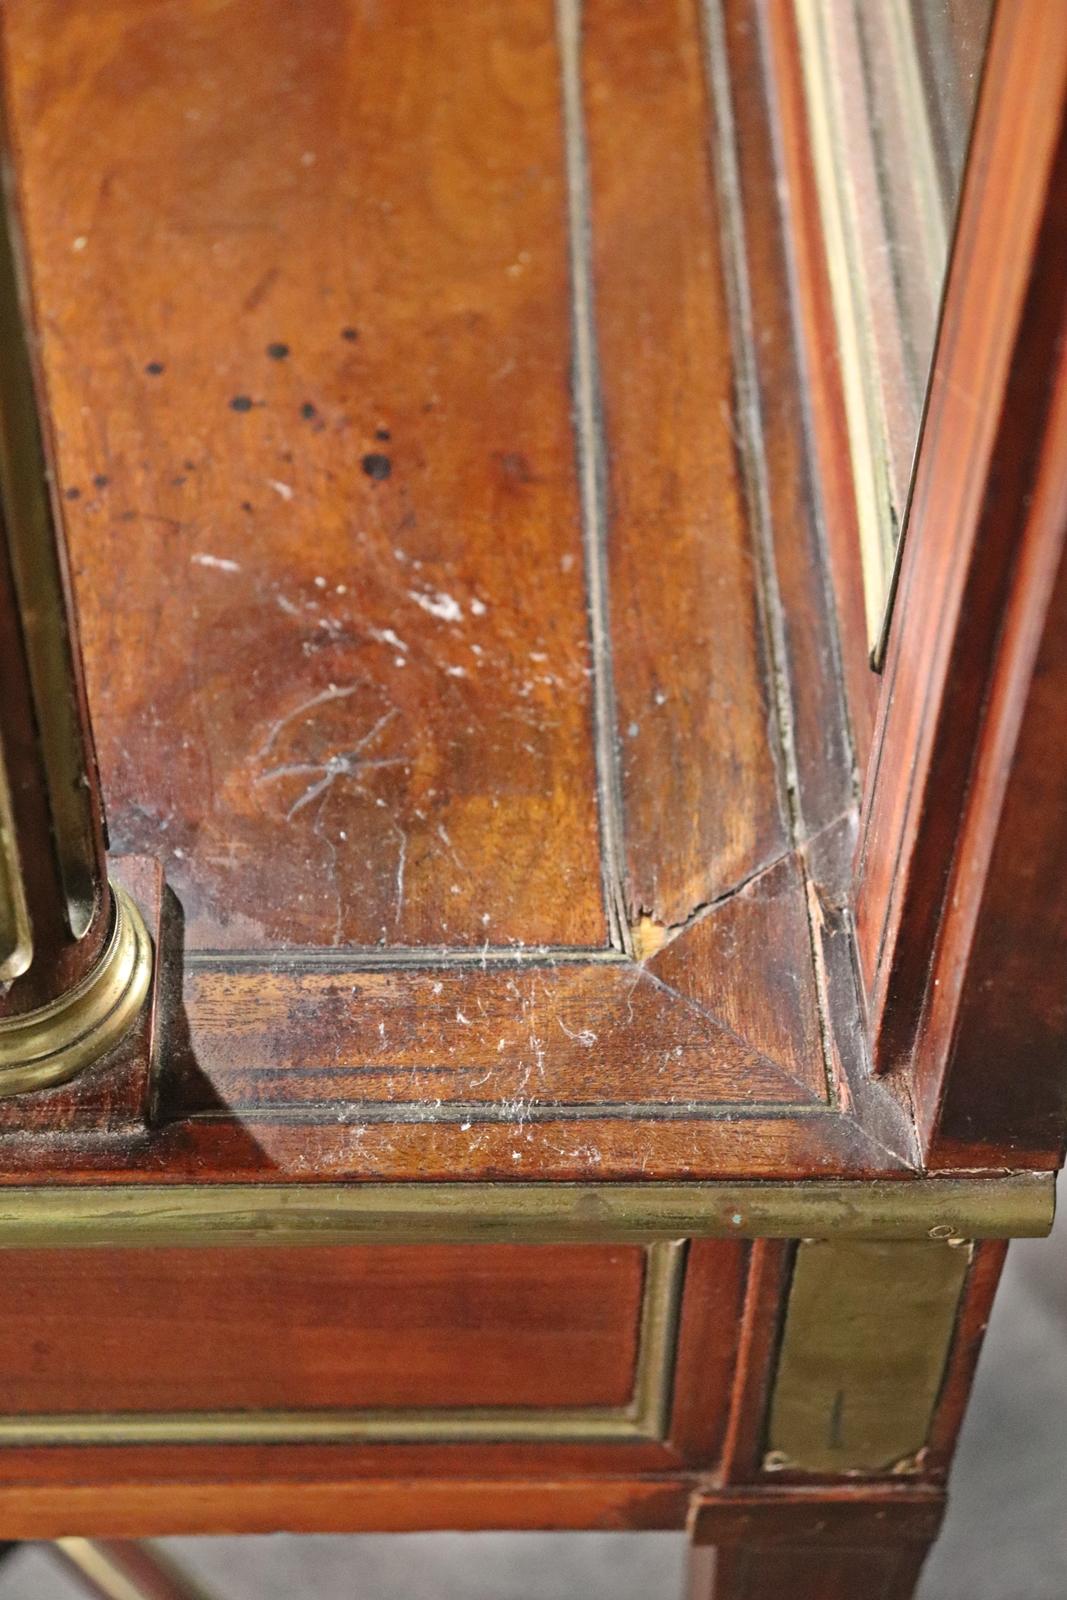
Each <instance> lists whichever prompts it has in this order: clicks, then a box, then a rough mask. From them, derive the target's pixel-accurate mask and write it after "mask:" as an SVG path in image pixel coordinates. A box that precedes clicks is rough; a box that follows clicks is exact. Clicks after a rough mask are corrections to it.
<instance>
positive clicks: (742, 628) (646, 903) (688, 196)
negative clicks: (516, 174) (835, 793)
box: [584, 0, 786, 925]
mask: <svg viewBox="0 0 1067 1600" xmlns="http://www.w3.org/2000/svg"><path fill="white" fill-rule="evenodd" d="M585 41H586V47H585V57H584V86H585V95H586V100H585V107H586V117H587V124H588V158H589V171H590V183H591V228H592V235H591V236H592V241H593V263H594V278H595V295H596V307H597V318H598V332H599V351H600V363H601V373H602V397H601V398H602V406H603V419H604V430H605V454H606V470H607V487H606V495H607V506H608V508H609V513H610V525H609V530H608V541H607V559H608V571H609V579H610V591H611V607H612V610H611V620H612V636H613V639H612V644H613V652H614V661H615V673H616V683H617V696H618V721H619V739H620V748H621V752H622V756H621V760H622V777H621V783H622V801H623V809H624V814H625V819H626V868H627V904H628V910H629V914H630V918H631V920H632V921H637V920H638V919H639V918H640V917H641V916H642V915H647V916H649V917H651V918H653V919H654V920H655V921H656V922H658V923H662V924H667V925H671V924H676V923H679V922H683V921H684V920H685V919H686V918H687V917H688V916H689V915H690V914H691V913H692V912H693V910H694V909H695V908H697V907H699V906H701V905H703V904H705V903H706V902H707V901H709V900H711V899H713V898H714V897H715V896H716V895H719V894H721V893H723V891H724V890H727V889H729V888H730V887H732V886H733V885H735V884H736V883H737V882H738V881H739V880H740V879H742V878H744V877H745V876H746V875H747V874H749V873H751V872H752V871H753V870H754V869H756V868H757V867H759V866H761V865H763V864H765V863H766V862H767V861H769V860H770V859H771V858H772V857H773V856H774V855H776V854H778V853H779V852H780V851H781V850H782V848H783V847H784V844H785V842H786V832H785V827H784V823H783V819H782V815H781V810H780V805H779V796H778V789H777V774H776V762H777V760H778V754H777V750H776V733H775V729H774V718H773V706H772V704H771V701H770V696H769V693H768V688H767V678H766V670H765V669H766V647H765V644H764V641H763V638H762V630H761V618H760V597H759V593H758V587H757V571H758V559H757V555H756V551H755V550H754V548H753V543H752V534H751V530H750V525H749V518H748V514H747V506H746V501H745V494H744V486H743V483H742V479H741V472H740V464H739V459H738V451H737V446H736V442H735V421H734V419H735V404H736V397H735V375H734V367H733V355H732V351H731V326H730V315H729V306H728V303H727V296H726V289H725V284H724V280H723V265H722V261H721V259H720V256H719V252H718V250H717V248H716V244H717V237H718V235H719V232H720V230H721V227H722V216H721V212H720V206H719V202H718V199H717V195H716V188H715V183H714V180H713V176H712V173H711V171H710V169H709V161H710V158H709V137H710V125H709V105H708V98H707V90H706V86H705V79H704V63H703V47H702V40H701V31H700V27H699V21H698V11H697V6H696V3H695V0H693V3H686V4H682V5H676V6H658V5H657V6H640V5H622V6H620V5H618V4H617V3H614V0H589V3H588V4H587V5H586V7H585Z"/></svg>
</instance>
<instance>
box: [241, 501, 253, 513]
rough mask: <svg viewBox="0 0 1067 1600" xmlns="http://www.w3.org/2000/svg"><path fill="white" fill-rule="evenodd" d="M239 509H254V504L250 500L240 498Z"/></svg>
mask: <svg viewBox="0 0 1067 1600" xmlns="http://www.w3.org/2000/svg"><path fill="white" fill-rule="evenodd" d="M241 510H242V511H254V510H255V506H254V505H253V504H252V502H251V500H242V501H241Z"/></svg>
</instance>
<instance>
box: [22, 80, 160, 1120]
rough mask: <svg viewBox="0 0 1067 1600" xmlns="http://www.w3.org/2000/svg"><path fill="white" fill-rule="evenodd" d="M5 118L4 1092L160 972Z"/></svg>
mask: <svg viewBox="0 0 1067 1600" xmlns="http://www.w3.org/2000/svg"><path fill="white" fill-rule="evenodd" d="M2 110H3V108H2V104H0V140H2V146H0V159H2V163H3V196H2V204H0V1097H2V1096H6V1095H11V1094H17V1093H21V1092H24V1091H25V1090H28V1089H35V1088H42V1087H45V1086H48V1085H50V1084H54V1083H61V1082H63V1081H65V1080H66V1079H68V1078H70V1077H73V1076H74V1074H75V1073H76V1072H78V1071H79V1070H80V1069H81V1068H82V1067H84V1066H86V1065H87V1064H88V1063H89V1062H90V1061H92V1060H95V1059H97V1058H98V1057H99V1056H100V1055H102V1054H104V1053H106V1051H107V1050H108V1049H110V1048H111V1046H112V1045H113V1044H114V1043H116V1042H117V1040H118V1039H119V1038H120V1037H121V1035H122V1034H123V1033H124V1032H125V1030H126V1028H127V1027H128V1026H129V1024H130V1023H131V1022H132V1021H133V1019H134V1017H135V1016H136V1014H137V1012H138V1010H139V1009H140V1006H141V1004H142V1002H143V1000H144V998H145V995H146V993H147V989H148V979H149V975H150V970H151V949H150V942H149V939H148V935H147V933H146V932H145V930H144V926H143V924H142V922H141V919H140V917H139V915H138V913H137V911H136V909H135V908H134V907H133V905H132V902H130V901H129V900H128V899H127V898H126V897H125V896H124V895H123V894H122V893H121V892H118V891H113V890H112V889H111V887H110V886H109V883H108V879H107V869H106V862H105V855H104V844H105V838H104V816H103V805H102V800H101V794H100V783H99V778H98V775H97V770H96V761H95V756H94V753H93V746H92V736H91V732H90V727H89V714H88V705H87V702H86V695H85V683H84V677H83V672H82V665H81V658H80V654H79V649H78V641H77V633H76V626H75V618H74V608H73V604H72V599H71V591H70V581H69V575H68V571H67V561H66V552H65V549H64V545H63V538H62V532H61V528H60V522H59V517H58V515H57V511H56V507H55V504H54V493H55V488H54V476H53V473H52V470H51V461H50V452H49V444H48V438H47V433H46V427H45V423H44V421H43V416H44V408H43V407H42V406H41V405H39V403H38V380H37V375H36V372H35V362H34V352H33V345H32V334H31V328H32V321H31V317H30V314H29V301H28V288H27V282H26V277H25V274H24V272H23V270H22V263H21V251H20V244H19V230H18V211H17V196H16V185H15V178H14V171H13V165H12V162H11V160H10V158H9V146H8V143H7V139H6V135H5V129H4V118H3V114H2Z"/></svg>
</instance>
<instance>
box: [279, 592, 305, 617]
mask: <svg viewBox="0 0 1067 1600" xmlns="http://www.w3.org/2000/svg"><path fill="white" fill-rule="evenodd" d="M274 602H275V604H276V605H277V607H278V610H279V611H284V612H285V614H286V616H287V617H298V616H299V615H300V607H299V606H294V604H293V602H292V601H291V600H287V599H286V598H285V596H284V595H283V594H276V595H275V596H274Z"/></svg>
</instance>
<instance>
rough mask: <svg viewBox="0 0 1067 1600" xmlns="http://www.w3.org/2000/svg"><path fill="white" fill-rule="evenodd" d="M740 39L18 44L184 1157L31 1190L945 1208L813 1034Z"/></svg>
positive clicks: (771, 385) (806, 848)
mask: <svg viewBox="0 0 1067 1600" xmlns="http://www.w3.org/2000/svg"><path fill="white" fill-rule="evenodd" d="M745 16H746V10H745V8H743V7H742V8H738V7H731V8H728V10H727V13H726V15H725V16H724V17H723V18H719V17H718V13H717V11H716V10H715V9H714V8H712V10H711V11H710V12H709V13H708V16H707V18H705V16H704V12H703V9H702V8H700V7H698V6H697V5H696V4H695V0H694V3H687V4H684V5H681V6H679V7H677V8H666V9H661V8H653V9H651V10H648V9H647V8H645V9H642V8H635V7H629V6H621V7H620V6H617V5H612V4H608V3H606V0H605V3H603V4H602V3H600V0H593V3H591V4H589V5H587V6H586V7H584V9H583V10H582V11H581V12H579V10H578V8H576V7H574V6H572V5H571V4H570V3H569V0H568V3H565V4H560V5H559V6H557V7H555V8H553V6H552V5H551V4H549V3H548V0H523V3H522V4H521V5H519V6H507V7H503V6H498V5H495V4H493V3H492V0H486V4H485V5H482V4H479V5H476V6H473V7H467V8H465V9H464V13H463V17H462V19H455V18H451V17H450V18H449V21H448V24H447V26H446V25H445V23H444V21H443V20H442V18H441V17H440V16H439V15H438V14H437V11H436V9H435V8H434V7H432V6H428V5H427V6H422V5H419V6H416V7H415V8H414V9H413V10H410V11H409V12H408V13H406V14H405V17H404V18H403V19H402V20H400V21H397V20H396V19H392V18H391V19H390V20H389V21H388V23H387V22H386V21H385V20H383V18H381V17H380V16H378V14H377V13H373V12H365V11H363V10H361V9H359V8H356V7H351V8H350V7H347V6H344V5H326V4H322V5H315V6H311V7H305V8H300V9H299V10H298V11H294V10H293V9H292V8H291V7H287V6H280V5H279V6H278V7H277V8H276V9H275V10H274V11H272V12H271V13H270V15H264V14H263V12H262V9H261V8H259V9H257V13H256V20H255V23H254V24H253V23H252V21H251V20H250V14H246V11H245V10H244V9H243V8H242V6H241V5H240V4H238V5H234V6H230V7H226V8H223V9H222V10H219V9H218V8H216V7H203V8H201V7H198V6H193V7H187V6H186V7H177V6H174V5H171V4H166V3H160V4H157V5H153V6H151V7H149V8H148V9H146V8H144V7H143V6H132V5H130V6H127V5H118V6H115V7H112V8H109V9H108V11H107V12H106V13H104V14H103V15H102V16H100V17H96V16H95V14H94V22H93V26H92V27H88V26H87V25H85V20H84V13H83V12H82V11H81V10H80V9H79V8H77V7H76V8H74V9H71V8H69V7H65V6H59V5H56V4H53V3H52V0H19V3H18V4H16V5H14V6H12V7H11V8H9V14H8V18H7V46H8V74H9V80H10V97H11V102H12V108H13V123H14V133H15V139H16V147H17V155H18V170H19V175H20V181H21V188H22V193H23V196H24V206H25V211H26V218H27V229H28V236H29V240H30V247H31V255H32V260H33V263H34V271H35V280H36V286H37V293H38V300H39V304H40V307H41V312H40V321H41V338H42V351H43V364H44V369H45V374H46V378H47V381H48V386H49V388H48V393H49V401H50V407H51V410H52V412H53V413H54V416H55V426H56V433H57V439H58V443H59V468H60V475H61V480H62V485H63V491H64V494H65V496H67V498H66V499H65V501H64V504H65V506H66V510H67V516H68V520H69V525H70V527H69V531H70V539H71V545H72V550H73V555H74V565H75V572H76V579H77V584H78V592H79V596H80V601H81V605H82V610H83V613H84V634H85V643H86V651H87V661H88V672H89V679H90V688H91V692H92V698H93V705H94V714H95V719H96V724H97V729H98V735H99V742H100V749H101V762H102V770H103V776H104V783H105V789H106V791H107V798H108V802H109V814H110V822H111V828H112V833H113V836H114V839H115V842H116V844H117V845H118V846H119V847H120V848H128V849H129V848H139V849H143V850H149V851H151V852H152V853H155V854H157V855H158V856H159V857H160V859H161V861H162V862H163V864H164V866H165V869H166V872H167V878H168V882H169V884H170V885H171V886H172V887H173V889H174V891H175V894H176V896H177V899H178V901H179V902H180V906H181V911H182V914H183V916H184V933H182V932H181V931H180V930H179V931H178V933H177V935H176V938H175V940H174V946H173V953H172V956H171V961H170V968H169V973H168V979H167V983H166V985H165V995H166V999H167V1002H168V1006H167V1011H166V1017H165V1026H164V1030H163V1039H164V1048H163V1053H162V1057H161V1062H162V1070H161V1074H160V1081H159V1091H158V1095H157V1098H156V1102H155V1107H156V1112H157V1124H158V1125H157V1128H156V1130H155V1132H154V1133H152V1134H150V1135H148V1136H147V1137H146V1138H145V1139H143V1140H141V1141H139V1142H129V1143H128V1144H127V1145H126V1146H125V1147H124V1148H117V1147H115V1146H112V1147H110V1148H109V1149H104V1148H101V1147H94V1146H93V1145H92V1144H89V1143H86V1142H85V1141H82V1142H80V1143H79V1144H78V1145H76V1146H72V1145H68V1146H66V1147H61V1146H53V1147H52V1148H51V1150H50V1151H49V1152H48V1154H47V1155H46V1156H43V1155H42V1153H41V1152H40V1151H38V1152H36V1153H35V1152H34V1151H32V1150H27V1149H25V1148H21V1149H12V1150H11V1151H10V1153H9V1155H8V1158H7V1160H6V1161H5V1163H4V1172H5V1176H8V1177H10V1178H13V1179H16V1180H21V1181H25V1177H26V1175H27V1174H28V1173H30V1172H33V1171H38V1172H47V1171H51V1172H53V1173H58V1172H60V1171H62V1172H63V1173H64V1175H65V1176H66V1177H67V1178H68V1179H73V1178H76V1177H83V1178H84V1177H87V1176H89V1175H90V1174H94V1173H95V1174H97V1175H99V1176H100V1177H101V1178H106V1176H107V1174H108V1173H109V1172H110V1173H114V1174H116V1175H118V1174H123V1175H126V1176H136V1175H139V1174H144V1175H145V1176H152V1175H161V1174H169V1175H171V1176H173V1177H175V1178H180V1177H183V1176H188V1175H191V1174H192V1173H193V1172H195V1173H197V1174H198V1175H200V1176H211V1175H215V1176H218V1177H222V1178H225V1177H230V1178H231V1179H232V1178H234V1177H255V1176H259V1175H263V1176H266V1175H268V1174H269V1175H272V1176H280V1177H285V1176H287V1175H292V1176H306V1175H307V1174H308V1173H309V1172H311V1173H319V1174H321V1175H324V1176H326V1175H329V1176H336V1177H340V1176H344V1175H346V1174H347V1175H352V1176H363V1175H366V1176H371V1175H377V1176H388V1177H394V1176H395V1177H410V1176H425V1177H433V1176H436V1177H446V1176H463V1177H523V1176H527V1177H528V1176H530V1175H533V1174H536V1175H540V1176H544V1177H572V1178H573V1177H582V1176H588V1177H592V1178H596V1179H605V1178H609V1177H612V1176H618V1177H622V1176H629V1175H634V1174H647V1175H649V1176H657V1175H658V1176H670V1175H672V1174H674V1175H699V1174H701V1173H705V1174H707V1175H714V1174H716V1173H720V1172H733V1173H736V1174H738V1175H740V1174H741V1173H743V1172H748V1171H753V1172H760V1173H767V1174H770V1173H775V1174H781V1175H786V1174H789V1173H805V1172H826V1173H830V1172H847V1171H882V1172H899V1171H904V1170H906V1168H907V1165H908V1163H909V1161H910V1159H911V1154H912V1152H911V1150H910V1146H909V1139H908V1135H907V1131H906V1129H902V1128H901V1127H899V1126H897V1122H898V1121H899V1118H898V1114H897V1112H896V1111H894V1110H893V1107H892V1105H891V1101H892V1094H891V1093H890V1094H888V1095H887V1096H884V1097H883V1105H884V1107H885V1109H886V1116H883V1115H882V1112H881V1111H880V1110H878V1109H877V1108H875V1111H874V1113H873V1114H872V1117H871V1119H870V1126H869V1129H864V1128H863V1127H860V1126H858V1124H857V1119H856V1118H855V1117H854V1116H851V1115H844V1114H843V1111H844V1107H845V1104H846V1102H848V1101H850V1100H851V1098H852V1097H851V1091H850V1090H848V1089H847V1082H848V1080H849V1077H850V1074H853V1073H854V1072H855V1070H856V1068H857V1065H858V1063H859V1057H858V1055H857V1051H856V1041H855V1036H854V1033H853V1032H852V1023H851V1020H849V1021H847V1023H846V1025H845V1027H844V1029H843V1032H842V1036H841V1039H838V1037H837V1034H836V1031H835V1030H834V1029H833V1028H831V1027H830V1026H829V1019H828V1017H827V1006H828V1003H829V1002H828V994H829V992H830V978H829V976H828V974H827V971H826V970H825V969H826V967H827V963H828V961H829V959H830V956H831V955H832V954H833V951H832V950H831V949H830V947H829V945H828V943H827V937H826V930H827V927H828V920H827V916H828V913H827V914H824V912H823V911H822V910H820V908H819V896H820V892H821V891H820V888H819V877H820V874H822V873H824V872H825V871H826V870H827V863H828V862H829V861H830V860H831V858H832V859H834V860H837V861H839V860H840V858H841V856H842V851H843V850H845V849H847V843H846V841H845V835H844V834H842V833H841V823H842V818H843V817H844V816H845V814H846V813H847V812H848V810H849V808H850V806H851V804H852V788H851V777H850V757H849V751H848V747H847V743H846V740H845V736H844V717H843V709H842V698H841V691H840V689H839V688H838V685H837V678H836V669H835V665H834V662H835V648H836V647H835V644H834V638H833V629H832V625H831V622H830V618H829V615H828V609H827V605H826V597H827V590H826V586H825V584H824V581H823V578H822V575H821V567H820V550H819V540H818V530H817V527H816V525H815V523H814V521H813V519H812V516H811V513H810V494H809V484H808V481H807V476H806V471H807V469H806V466H805V461H804V453H803V417H802V414H801V410H800V407H799V405H798V404H797V400H796V396H797V393H798V386H797V381H796V375H795V372H793V370H792V368H791V351H792V340H791V331H790V327H789V318H788V315H787V314H786V312H785V307H786V305H787V301H786V299H785V298H784V297H783V285H784V283H785V277H786V270H787V269H786V262H785V256H784V245H783V238H782V233H781V217H780V213H779V210H778V207H777V204H776V201H775V199H774V189H773V184H772V183H771V174H772V172H773V160H774V157H773V151H772V149H771V146H770V142H769V139H768V135H767V127H766V121H765V115H766V113H765V110H763V109H761V108H763V107H764V99H763V95H764V87H763V71H762V63H761V61H760V59H759V52H758V50H757V49H756V48H755V35H754V34H753V33H752V31H751V29H750V28H749V27H748V26H747V23H746V22H745ZM486 41H490V44H489V45H488V47H486ZM727 51H729V52H732V55H733V58H734V66H735V68H736V73H735V75H734V77H733V80H732V79H731V73H730V70H728V68H727ZM90 99H91V104H92V118H91V127H89V128H88V130H87V119H86V116H85V107H86V105H87V104H88V103H89V102H90ZM653 108H655V112H654V114H653ZM620 129H623V130H628V132H626V134H625V136H624V137H620ZM279 130H281V132H279ZM149 286H151V287H150V289H149ZM757 326H758V327H761V328H766V329H768V330H773V337H770V336H767V337H764V338H762V339H757V338H756V337H755V330H756V328H757ZM790 397H792V398H790ZM764 425H765V426H766V442H767V446H768V447H767V448H766V449H765V448H764V443H765V441H764V435H763V433H762V431H761V429H762V428H763V427H764ZM795 527H798V528H799V529H800V530H801V534H802V536H801V537H797V535H796V534H795V533H794V528H795ZM827 843H829V845H831V846H832V848H829V849H828V848H827ZM834 870H837V869H836V868H835V869H834ZM828 893H829V891H828ZM827 904H829V902H828V901H827ZM834 925H835V926H837V927H838V928H839V930H840V928H843V926H844V925H843V924H840V923H835V924H834ZM844 937H845V938H847V931H846V932H845V934H844ZM840 945H841V940H840V938H839V939H838V940H837V946H840ZM183 949H184V956H183V959H182V951H183ZM837 966H838V970H839V972H840V973H845V972H846V971H847V962H846V963H845V964H841V963H840V962H838V963H837ZM181 969H183V970H181ZM850 984H851V979H849V980H848V985H850ZM835 992H836V991H835ZM841 995H842V1004H843V1007H844V1010H845V1012H846V1013H847V1015H848V1017H849V1019H851V1016H852V1014H853V1012H854V1001H851V1000H850V999H849V996H848V995H847V994H846V993H845V992H844V990H843V989H842V990H841ZM338 1106H340V1107H341V1108H342V1111H341V1114H340V1115H339V1114H338V1109H337V1108H338ZM794 1113H795V1114H794ZM295 1119H299V1120H295Z"/></svg>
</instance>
